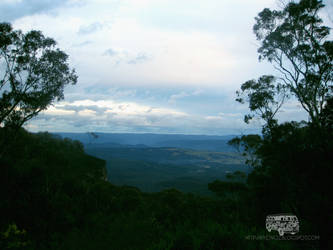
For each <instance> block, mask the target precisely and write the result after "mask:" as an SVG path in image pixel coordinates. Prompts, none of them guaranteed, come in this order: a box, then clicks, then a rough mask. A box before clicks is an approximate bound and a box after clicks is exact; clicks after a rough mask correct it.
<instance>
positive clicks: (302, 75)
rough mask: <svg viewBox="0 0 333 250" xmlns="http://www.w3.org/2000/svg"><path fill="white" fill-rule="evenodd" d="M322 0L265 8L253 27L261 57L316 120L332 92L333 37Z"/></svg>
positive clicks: (306, 0)
mask: <svg viewBox="0 0 333 250" xmlns="http://www.w3.org/2000/svg"><path fill="white" fill-rule="evenodd" d="M324 6H325V5H324V4H323V3H322V1H320V0H301V1H300V2H298V3H296V2H293V1H292V2H289V3H288V4H287V5H286V6H285V7H284V9H283V10H280V11H277V10H270V9H267V8H266V9H264V10H263V11H262V12H260V13H259V14H258V16H257V17H256V18H255V19H256V24H255V25H254V27H253V30H254V33H255V34H256V37H257V40H258V41H260V43H261V44H260V47H259V49H258V53H259V60H268V61H269V62H271V63H272V64H273V65H274V67H275V69H277V70H278V71H279V72H280V73H281V77H280V79H281V81H282V86H283V87H285V88H287V89H288V90H289V91H290V93H291V94H293V95H294V96H296V98H297V99H298V101H299V102H300V103H301V105H302V107H303V108H304V109H305V110H306V112H307V113H308V114H309V117H310V119H311V121H312V122H313V123H317V122H318V115H319V114H320V113H321V112H322V109H323V107H324V105H325V103H326V101H327V99H329V98H330V97H331V96H332V93H333V92H332V90H333V89H332V81H333V67H332V60H333V41H331V40H328V38H329V33H330V28H329V27H326V26H324V25H323V20H322V19H321V18H320V16H319V15H318V13H319V11H320V10H321V9H322V8H323V7H324Z"/></svg>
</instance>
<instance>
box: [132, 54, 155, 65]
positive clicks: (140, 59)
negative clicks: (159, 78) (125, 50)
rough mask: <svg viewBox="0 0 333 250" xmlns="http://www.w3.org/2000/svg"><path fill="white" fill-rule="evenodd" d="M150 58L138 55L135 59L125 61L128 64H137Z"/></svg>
mask: <svg viewBox="0 0 333 250" xmlns="http://www.w3.org/2000/svg"><path fill="white" fill-rule="evenodd" d="M149 59H150V58H149V57H148V56H147V55H146V54H145V53H139V54H138V55H137V56H136V57H134V58H132V59H130V60H129V61H127V63H128V64H138V63H143V62H145V61H148V60H149Z"/></svg>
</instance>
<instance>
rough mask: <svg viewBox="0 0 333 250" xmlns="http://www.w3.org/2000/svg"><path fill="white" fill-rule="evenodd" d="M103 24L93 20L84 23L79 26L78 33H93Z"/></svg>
mask: <svg viewBox="0 0 333 250" xmlns="http://www.w3.org/2000/svg"><path fill="white" fill-rule="evenodd" d="M103 26H104V25H103V24H101V23H99V22H95V23H91V24H89V25H85V26H81V27H80V29H79V31H78V34H79V35H87V34H91V33H94V32H96V31H99V30H101V29H102V28H103Z"/></svg>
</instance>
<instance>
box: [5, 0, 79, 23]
mask: <svg viewBox="0 0 333 250" xmlns="http://www.w3.org/2000/svg"><path fill="white" fill-rule="evenodd" d="M82 2H83V1H73V0H16V1H15V0H14V1H9V0H7V1H1V3H0V16H1V19H2V20H3V21H7V22H8V21H9V22H11V21H14V20H16V19H19V18H21V17H25V16H30V15H34V14H40V13H49V12H51V11H53V10H54V9H56V8H58V7H63V6H70V5H77V4H81V3H82Z"/></svg>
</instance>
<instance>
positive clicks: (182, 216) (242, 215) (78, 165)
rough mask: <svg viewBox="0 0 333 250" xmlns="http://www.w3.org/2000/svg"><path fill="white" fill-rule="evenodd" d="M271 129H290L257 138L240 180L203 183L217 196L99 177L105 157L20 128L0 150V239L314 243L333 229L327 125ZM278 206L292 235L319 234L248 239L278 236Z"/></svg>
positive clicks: (38, 243)
mask: <svg viewBox="0 0 333 250" xmlns="http://www.w3.org/2000/svg"><path fill="white" fill-rule="evenodd" d="M4 132H7V131H5V130H4V129H1V138H2V139H3V138H4V137H5V135H4ZM276 132H277V133H278V132H280V133H283V134H284V135H288V136H281V135H280V134H276V135H272V138H267V139H266V140H264V141H263V143H264V144H265V146H262V150H263V151H262V154H263V160H264V161H265V163H266V162H267V163H269V166H270V168H268V167H267V168H258V169H256V170H254V171H253V172H252V173H251V174H250V175H249V178H248V182H247V183H243V182H238V181H237V180H238V179H237V176H235V179H234V181H233V182H221V181H215V182H213V183H211V184H209V188H210V190H212V191H213V192H215V193H216V197H215V198H214V197H209V198H208V197H202V196H198V195H194V194H185V193H181V192H179V191H177V190H175V189H169V190H164V191H162V192H158V193H143V192H141V191H140V190H138V189H137V188H134V187H129V186H121V187H119V186H114V185H112V184H111V183H109V182H107V181H106V180H105V178H106V172H105V162H104V161H103V160H100V159H97V158H94V157H92V156H88V155H86V154H85V153H84V151H83V147H82V145H81V144H80V143H79V142H77V141H71V140H69V139H64V140H62V139H59V138H55V137H54V136H52V135H50V134H48V133H39V134H31V133H28V132H26V131H25V130H23V129H22V130H20V131H19V133H18V134H17V136H16V139H15V141H12V142H10V143H9V145H8V146H7V149H8V150H7V152H6V153H5V154H4V155H3V156H2V158H1V175H0V183H1V184H0V185H1V188H0V196H1V202H0V212H1V214H2V215H3V216H1V223H0V232H1V243H0V244H1V245H0V248H1V249H299V248H300V247H301V248H303V249H311V247H314V248H316V247H319V244H320V243H324V240H325V236H326V235H327V236H329V235H331V230H329V227H330V223H329V221H332V213H331V212H330V211H332V210H331V209H332V199H331V198H329V197H331V196H330V195H329V192H330V190H332V189H331V186H332V185H331V179H332V165H330V163H332V158H331V157H332V156H331V154H329V153H328V152H329V151H327V150H328V149H330V150H332V141H333V140H332V134H331V135H329V134H327V133H326V134H325V131H322V130H321V131H320V132H319V131H318V130H311V128H309V127H302V128H297V126H296V124H284V125H281V127H280V128H279V129H277V131H276ZM7 135H8V133H7ZM314 136H315V138H318V139H317V141H313V140H312V139H311V138H314ZM322 136H323V137H322ZM328 136H331V140H329V137H328ZM310 139H311V140H310ZM264 144H263V145H264ZM327 147H330V148H327ZM268 156H269V157H268ZM281 211H283V212H293V213H295V214H296V215H297V216H298V217H299V220H300V234H303V235H320V240H319V241H279V240H253V239H252V240H251V239H247V237H248V236H251V235H256V236H265V235H271V236H273V235H274V236H276V237H277V233H276V232H275V234H274V232H272V233H268V232H267V231H266V229H265V217H266V215H267V214H271V213H275V212H281Z"/></svg>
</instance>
